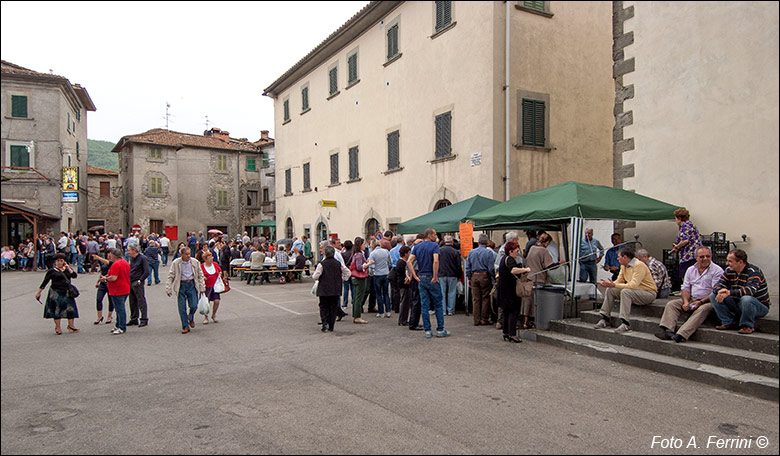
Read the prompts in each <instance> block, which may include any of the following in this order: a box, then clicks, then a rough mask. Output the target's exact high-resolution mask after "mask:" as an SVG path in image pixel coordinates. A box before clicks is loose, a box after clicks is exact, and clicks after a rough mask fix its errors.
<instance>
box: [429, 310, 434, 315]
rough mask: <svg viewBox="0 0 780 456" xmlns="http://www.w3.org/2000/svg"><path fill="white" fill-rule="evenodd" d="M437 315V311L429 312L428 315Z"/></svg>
mask: <svg viewBox="0 0 780 456" xmlns="http://www.w3.org/2000/svg"><path fill="white" fill-rule="evenodd" d="M435 314H436V311H435V310H429V311H428V315H435Z"/></svg>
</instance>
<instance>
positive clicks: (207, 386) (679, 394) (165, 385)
mask: <svg viewBox="0 0 780 456" xmlns="http://www.w3.org/2000/svg"><path fill="white" fill-rule="evenodd" d="M167 272H168V268H161V275H162V276H163V277H161V280H162V281H163V283H161V284H159V285H153V286H151V287H147V289H146V293H147V300H148V302H149V317H150V320H149V326H147V327H144V328H138V327H129V329H128V331H127V333H126V334H123V335H119V336H114V335H111V334H110V332H109V330H110V326H111V325H106V324H100V325H93V324H92V322H93V321H94V320H95V315H96V312H95V288H94V284H95V282H96V279H97V275H95V274H93V275H88V274H82V275H79V277H78V278H76V279H74V283H75V284H76V285H77V286H78V287H79V289H80V290H81V296H80V297H79V298H78V299H77V302H78V306H79V312H80V316H81V317H80V318H79V319H78V320H76V326H77V327H78V328H80V329H81V331H80V332H79V333H78V334H70V333H67V332H65V333H64V334H63V335H59V336H58V335H56V334H55V333H54V325H53V322H52V321H50V320H44V319H43V318H42V315H43V309H42V306H41V304H39V303H38V302H36V301H35V297H34V295H35V292H36V290H37V288H38V286H39V285H40V283H41V281H42V279H43V273H41V272H15V271H12V272H3V273H2V276H1V277H0V279H1V280H2V292H1V298H2V307H1V308H0V310H1V314H0V329H1V333H0V334H1V336H0V346H1V348H2V397H1V406H2V407H1V408H2V413H1V414H0V417H1V418H0V422H1V429H0V430H1V434H2V435H1V437H2V438H1V439H0V442H1V443H0V451H1V452H2V454H139V453H143V454H190V453H198V454H213V453H220V454H223V453H228V454H236V453H263V454H265V453H277V454H290V453H295V454H319V453H326V454H328V453H349V454H386V453H393V454H402V453H403V454H423V453H429V454H430V453H432V454H443V453H446V454H459V453H466V454H471V453H473V454H477V453H479V454H484V453H504V454H510V453H511V454H525V453H546V454H549V453H564V454H610V453H639V454H741V453H744V454H778V449H779V446H778V403H776V402H768V401H764V400H760V399H755V398H752V397H748V396H742V395H739V394H736V393H732V392H729V391H725V390H721V389H717V388H712V387H709V386H707V385H704V384H701V383H696V382H691V381H688V380H684V379H679V378H677V377H672V376H668V375H664V374H659V373H655V372H651V371H648V370H643V369H639V368H634V367H630V366H625V365H621V364H615V363H612V362H610V361H607V360H602V359H596V358H591V357H587V356H583V355H580V354H578V353H574V352H570V351H566V350H563V349H559V348H555V347H551V346H547V345H543V344H540V343H534V342H529V341H525V342H523V343H521V344H510V343H507V342H503V341H502V339H501V332H500V331H497V330H496V329H494V328H489V327H482V326H480V327H475V326H473V325H472V319H471V317H467V316H465V315H463V314H460V313H459V314H456V315H455V316H451V317H446V328H447V329H448V330H449V331H450V332H451V333H452V336H451V337H448V338H442V339H437V338H433V339H431V340H426V339H425V338H424V336H423V333H422V332H413V331H409V330H408V329H406V328H403V327H399V326H398V325H397V323H396V321H397V315H396V314H393V317H392V318H389V319H387V318H381V319H379V318H376V317H375V314H368V315H365V318H366V319H367V320H368V321H369V324H367V325H356V324H353V323H352V322H351V318H349V317H346V318H345V319H344V320H343V321H342V322H339V323H337V324H336V328H335V332H334V333H332V334H330V333H321V332H320V331H319V326H317V324H316V323H317V322H318V320H319V311H318V306H317V299H316V298H315V297H313V296H312V295H311V294H310V293H309V290H310V289H311V286H312V281H311V279H310V278H307V279H305V280H304V282H303V283H302V284H299V283H291V284H284V285H282V284H279V283H278V282H275V283H272V284H270V285H267V284H264V285H256V286H248V285H246V284H244V283H241V282H239V281H238V280H234V281H233V282H231V286H232V290H231V291H230V292H229V293H227V294H225V295H223V301H222V304H221V306H220V309H219V312H218V319H219V323H216V324H215V323H210V324H208V325H203V324H202V317H200V316H197V317H196V326H195V328H194V329H193V331H192V332H191V333H189V334H186V335H183V334H181V333H180V331H181V327H180V323H179V317H178V313H177V306H176V300H175V298H169V297H167V296H166V295H165V289H164V280H165V276H167ZM44 296H45V295H44ZM104 308H107V301H106V303H105V306H104ZM347 311H348V313H351V312H350V310H349V309H348V310H347ZM128 312H129V311H128ZM433 321H434V322H435V318H434V319H433ZM64 328H65V322H63V329H64ZM719 439H720V440H719ZM719 446H721V448H719ZM762 446H763V448H762ZM677 447H679V448H677Z"/></svg>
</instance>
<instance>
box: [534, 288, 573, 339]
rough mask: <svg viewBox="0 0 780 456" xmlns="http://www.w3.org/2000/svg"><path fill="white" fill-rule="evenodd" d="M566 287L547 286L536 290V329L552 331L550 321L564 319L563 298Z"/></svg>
mask: <svg viewBox="0 0 780 456" xmlns="http://www.w3.org/2000/svg"><path fill="white" fill-rule="evenodd" d="M565 294H566V287H564V286H555V285H545V286H541V287H535V288H534V305H535V306H536V329H544V330H547V329H550V321H552V320H562V319H563V297H564V295H565Z"/></svg>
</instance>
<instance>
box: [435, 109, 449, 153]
mask: <svg viewBox="0 0 780 456" xmlns="http://www.w3.org/2000/svg"><path fill="white" fill-rule="evenodd" d="M451 124H452V113H451V112H446V113H444V114H441V115H438V116H436V158H444V157H449V156H450V155H451V154H452V147H451V135H452V131H451Z"/></svg>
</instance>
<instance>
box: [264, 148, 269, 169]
mask: <svg viewBox="0 0 780 456" xmlns="http://www.w3.org/2000/svg"><path fill="white" fill-rule="evenodd" d="M269 166H270V165H269V163H268V152H263V168H268V167H269Z"/></svg>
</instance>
